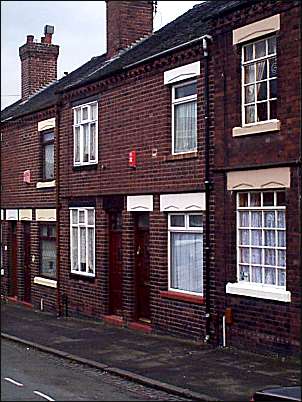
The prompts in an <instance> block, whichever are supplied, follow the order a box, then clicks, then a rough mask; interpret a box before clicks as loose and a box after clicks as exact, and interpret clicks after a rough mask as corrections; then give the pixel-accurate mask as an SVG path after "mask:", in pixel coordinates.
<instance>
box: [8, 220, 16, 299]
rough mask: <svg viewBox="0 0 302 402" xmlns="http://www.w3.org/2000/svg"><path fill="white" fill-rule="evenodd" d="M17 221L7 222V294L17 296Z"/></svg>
mask: <svg viewBox="0 0 302 402" xmlns="http://www.w3.org/2000/svg"><path fill="white" fill-rule="evenodd" d="M17 293H18V289H17V222H9V239H8V295H9V296H11V297H15V296H17Z"/></svg>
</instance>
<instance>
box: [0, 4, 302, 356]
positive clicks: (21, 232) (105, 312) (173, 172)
mask: <svg viewBox="0 0 302 402" xmlns="http://www.w3.org/2000/svg"><path fill="white" fill-rule="evenodd" d="M106 4H107V53H106V54H103V55H101V56H97V57H93V58H92V59H91V60H90V61H88V62H87V63H86V64H84V65H83V66H81V67H80V68H79V69H77V70H75V71H74V72H72V73H70V74H68V75H67V76H65V77H63V78H62V79H60V80H56V60H57V56H58V46H55V45H53V44H52V34H53V27H51V26H46V27H45V37H43V38H41V43H37V42H35V41H34V40H33V37H32V36H28V37H27V42H26V44H25V45H23V46H22V47H21V48H20V58H21V63H22V98H21V99H20V101H18V102H16V103H15V104H13V105H11V106H9V107H7V108H6V109H4V110H3V111H2V114H1V124H2V138H1V176H2V177H1V219H2V221H1V228H2V232H1V233H2V238H1V250H2V262H1V263H2V271H1V275H2V276H1V279H2V280H1V290H2V294H3V295H5V296H8V297H9V298H10V299H11V300H14V301H16V302H22V303H24V302H25V303H28V304H29V305H32V306H33V307H34V308H39V309H41V310H45V311H53V312H56V313H57V314H66V313H68V314H70V315H78V316H89V317H94V318H96V319H100V320H105V321H107V322H110V323H112V324H116V325H121V326H128V327H129V328H132V329H137V330H142V331H146V332H149V331H154V332H162V333H170V334H174V335H177V336H181V337H187V338H191V339H195V340H199V341H205V342H210V343H213V344H214V345H218V344H220V345H225V344H227V345H232V346H235V347H240V348H247V349H250V350H255V351H262V352H277V353H280V354H294V353H296V352H297V351H298V350H299V348H300V323H301V321H300V308H301V120H300V111H301V92H300V85H299V84H301V61H300V60H301V48H300V42H299V39H300V34H301V31H300V24H301V21H300V13H301V3H300V2H299V1H296V0H291V1H280V0H277V1H275V0H274V1H272V0H241V1H239V0H233V1H219V2H216V1H206V2H203V3H200V4H198V5H197V6H195V7H194V8H193V9H191V10H189V11H188V12H187V13H185V14H184V15H182V16H181V17H179V18H177V19H176V20H175V21H173V22H171V23H170V24H168V25H166V26H165V27H163V28H162V29H160V30H159V31H156V32H153V13H154V2H152V1H107V2H106Z"/></svg>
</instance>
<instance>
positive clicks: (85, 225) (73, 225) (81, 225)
mask: <svg viewBox="0 0 302 402" xmlns="http://www.w3.org/2000/svg"><path fill="white" fill-rule="evenodd" d="M69 210H70V269H71V273H72V274H76V275H82V276H90V277H95V208H94V207H73V208H69ZM88 210H93V211H94V222H93V225H92V224H90V225H89V224H88ZM73 211H77V214H78V218H77V223H72V212H73ZM80 212H84V216H85V219H84V223H80V220H79V216H80ZM72 228H77V229H78V270H74V269H73V251H72V250H73V248H72V245H73V243H72V240H73V237H72ZM80 228H85V229H86V271H85V272H83V271H81V269H80V261H81V259H80V257H81V243H80V242H81V236H80ZM88 228H92V229H93V233H94V235H93V240H94V241H93V272H88V252H89V247H88Z"/></svg>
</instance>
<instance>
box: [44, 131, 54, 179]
mask: <svg viewBox="0 0 302 402" xmlns="http://www.w3.org/2000/svg"><path fill="white" fill-rule="evenodd" d="M42 162H43V166H42V169H43V180H53V179H54V132H53V131H51V132H46V133H42Z"/></svg>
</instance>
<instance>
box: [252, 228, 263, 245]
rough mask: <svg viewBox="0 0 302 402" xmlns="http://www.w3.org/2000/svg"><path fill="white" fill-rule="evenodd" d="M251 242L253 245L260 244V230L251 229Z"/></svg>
mask: <svg viewBox="0 0 302 402" xmlns="http://www.w3.org/2000/svg"><path fill="white" fill-rule="evenodd" d="M251 244H252V245H253V246H261V245H262V231H261V230H252V231H251Z"/></svg>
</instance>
